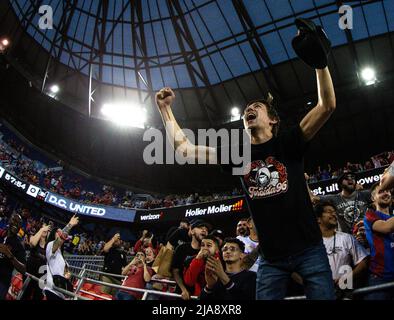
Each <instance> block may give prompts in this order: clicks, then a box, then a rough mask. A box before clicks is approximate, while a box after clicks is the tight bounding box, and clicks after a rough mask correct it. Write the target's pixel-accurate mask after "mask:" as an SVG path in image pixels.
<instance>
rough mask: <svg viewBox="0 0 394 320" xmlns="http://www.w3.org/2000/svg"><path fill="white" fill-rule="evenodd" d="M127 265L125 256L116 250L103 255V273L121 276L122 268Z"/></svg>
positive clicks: (110, 250)
mask: <svg viewBox="0 0 394 320" xmlns="http://www.w3.org/2000/svg"><path fill="white" fill-rule="evenodd" d="M126 265H127V259H126V254H125V253H124V252H123V251H121V250H120V249H117V248H111V249H109V251H108V252H107V253H104V272H107V273H113V274H122V267H125V266H126Z"/></svg>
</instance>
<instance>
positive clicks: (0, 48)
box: [0, 38, 10, 53]
mask: <svg viewBox="0 0 394 320" xmlns="http://www.w3.org/2000/svg"><path fill="white" fill-rule="evenodd" d="M9 44H10V41H9V40H8V39H7V38H3V39H1V40H0V53H4V52H5V51H6V49H7V47H8V46H9Z"/></svg>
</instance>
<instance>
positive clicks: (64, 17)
mask: <svg viewBox="0 0 394 320" xmlns="http://www.w3.org/2000/svg"><path fill="white" fill-rule="evenodd" d="M75 1H76V0H75ZM67 12H68V7H65V6H64V5H63V13H62V16H61V18H60V21H59V25H58V26H57V28H55V30H56V31H55V35H54V37H53V40H52V41H51V47H50V49H49V52H48V61H47V64H46V68H45V73H44V78H43V80H42V86H41V92H43V91H44V89H45V85H46V81H47V79H48V75H49V70H50V66H51V61H52V52H53V51H54V49H55V48H56V46H57V44H58V42H59V40H60V39H62V38H61V37H60V38H59V33H60V32H61V29H63V26H64V22H65V20H66V15H67ZM59 51H61V48H60V47H59ZM56 67H57V64H56V65H55V68H56Z"/></svg>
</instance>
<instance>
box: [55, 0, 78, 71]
mask: <svg viewBox="0 0 394 320" xmlns="http://www.w3.org/2000/svg"><path fill="white" fill-rule="evenodd" d="M76 7H77V0H74V1H66V2H63V15H62V19H61V22H60V24H59V26H58V29H60V36H59V39H54V41H55V42H58V41H59V40H61V42H60V45H59V51H58V53H57V60H58V61H60V57H61V55H62V52H63V50H64V46H65V45H67V47H68V49H69V51H70V52H71V48H70V47H69V45H68V40H69V37H68V30H69V28H70V24H71V21H72V18H73V17H74V13H75V9H76ZM70 57H71V60H72V62H73V64H74V68H77V65H76V63H75V60H74V57H73V55H72V54H70Z"/></svg>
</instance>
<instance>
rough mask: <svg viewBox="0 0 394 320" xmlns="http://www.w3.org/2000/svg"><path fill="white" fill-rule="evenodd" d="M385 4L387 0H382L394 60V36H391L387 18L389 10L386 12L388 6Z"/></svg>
mask: <svg viewBox="0 0 394 320" xmlns="http://www.w3.org/2000/svg"><path fill="white" fill-rule="evenodd" d="M384 4H385V2H382V6H383V14H384V20H385V22H386V28H387V37H388V40H389V42H390V48H391V57H392V60H393V61H394V45H393V37H392V36H391V32H390V31H389V30H390V26H389V21H388V19H387V12H386V10H387V9H386V6H385V5H384Z"/></svg>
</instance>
